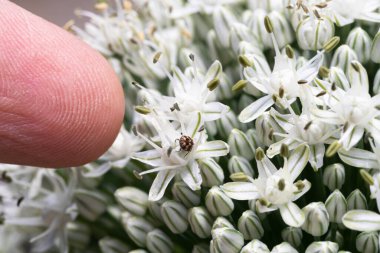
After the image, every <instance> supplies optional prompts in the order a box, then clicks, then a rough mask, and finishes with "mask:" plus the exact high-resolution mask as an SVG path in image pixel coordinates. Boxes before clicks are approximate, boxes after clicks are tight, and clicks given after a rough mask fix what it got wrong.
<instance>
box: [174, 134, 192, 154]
mask: <svg viewBox="0 0 380 253" xmlns="http://www.w3.org/2000/svg"><path fill="white" fill-rule="evenodd" d="M178 141H179V147H180V150H179V151H187V152H190V151H191V150H192V149H193V146H194V141H193V139H192V138H191V137H190V136H187V135H182V136H181V138H179V139H178Z"/></svg>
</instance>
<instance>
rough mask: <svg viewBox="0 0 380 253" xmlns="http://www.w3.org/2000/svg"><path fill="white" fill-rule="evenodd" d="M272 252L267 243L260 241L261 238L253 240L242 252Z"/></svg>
mask: <svg viewBox="0 0 380 253" xmlns="http://www.w3.org/2000/svg"><path fill="white" fill-rule="evenodd" d="M258 252H260V253H270V251H269V249H268V247H267V245H265V244H264V243H262V242H260V241H259V240H256V239H254V240H252V241H251V242H250V243H248V244H247V245H245V246H244V247H243V248H242V249H241V251H240V253H258Z"/></svg>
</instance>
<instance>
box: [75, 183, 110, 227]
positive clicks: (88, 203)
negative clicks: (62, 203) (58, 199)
mask: <svg viewBox="0 0 380 253" xmlns="http://www.w3.org/2000/svg"><path fill="white" fill-rule="evenodd" d="M75 202H76V205H77V207H78V211H79V213H80V214H81V215H82V217H84V218H86V219H87V220H90V221H94V220H96V219H97V218H98V217H99V216H100V215H101V214H102V213H104V212H105V211H106V209H107V199H106V197H105V196H104V195H103V194H101V193H99V192H94V191H89V190H84V189H77V190H76V191H75ZM89 207H91V208H89Z"/></svg>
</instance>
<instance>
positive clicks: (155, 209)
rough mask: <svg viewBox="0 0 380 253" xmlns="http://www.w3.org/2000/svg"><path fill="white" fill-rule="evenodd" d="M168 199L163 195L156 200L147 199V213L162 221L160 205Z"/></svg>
mask: <svg viewBox="0 0 380 253" xmlns="http://www.w3.org/2000/svg"><path fill="white" fill-rule="evenodd" d="M167 200H168V199H167V198H166V197H165V196H164V197H163V198H162V199H160V200H157V201H148V209H149V213H150V214H151V215H152V216H153V217H154V218H156V219H158V220H161V221H163V218H162V215H161V206H162V204H163V203H165V202H166V201H167Z"/></svg>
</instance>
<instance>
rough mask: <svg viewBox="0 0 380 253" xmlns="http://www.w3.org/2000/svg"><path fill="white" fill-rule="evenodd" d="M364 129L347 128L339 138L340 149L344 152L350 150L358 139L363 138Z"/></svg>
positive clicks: (356, 127) (357, 127)
mask: <svg viewBox="0 0 380 253" xmlns="http://www.w3.org/2000/svg"><path fill="white" fill-rule="evenodd" d="M363 134H364V128H362V127H359V126H355V127H348V128H347V130H346V132H344V134H343V135H342V137H341V138H340V140H341V142H342V148H343V149H345V150H350V149H351V148H352V147H353V146H355V145H356V144H357V143H358V142H359V141H360V139H361V138H362V137H363Z"/></svg>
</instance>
